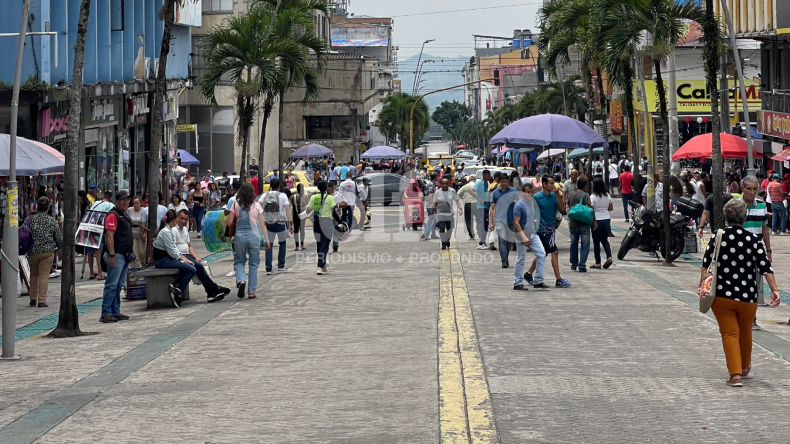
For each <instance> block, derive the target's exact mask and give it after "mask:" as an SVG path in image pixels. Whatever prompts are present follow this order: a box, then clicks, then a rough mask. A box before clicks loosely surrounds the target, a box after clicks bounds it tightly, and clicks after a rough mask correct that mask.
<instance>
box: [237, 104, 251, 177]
mask: <svg viewBox="0 0 790 444" xmlns="http://www.w3.org/2000/svg"><path fill="white" fill-rule="evenodd" d="M249 102H250V99H249V97H243V96H242V95H241V94H239V95H237V96H236V109H237V110H238V111H237V112H238V113H239V117H238V118H237V120H238V122H239V129H238V131H239V142H241V165H240V166H239V179H241V183H244V182H246V181H247V149H248V146H249V140H250V138H249V133H250V127H249V126H248V125H247V116H246V114H247V112H248V111H249V109H248V107H249Z"/></svg>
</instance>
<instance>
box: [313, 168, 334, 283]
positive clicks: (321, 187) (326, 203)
mask: <svg viewBox="0 0 790 444" xmlns="http://www.w3.org/2000/svg"><path fill="white" fill-rule="evenodd" d="M316 186H317V187H318V193H317V194H313V196H312V197H310V201H309V202H308V203H307V207H308V208H310V209H312V210H313V236H315V243H316V252H317V256H318V269H317V270H316V272H315V273H316V274H324V273H326V272H327V268H328V264H327V262H326V257H327V255H328V254H329V243H330V242H331V241H332V235H333V232H334V225H333V224H332V219H333V218H334V219H335V221H336V222H338V223H341V221H340V217H339V216H338V215H337V212H335V211H333V210H334V208H335V206H336V204H335V198H334V197H332V195H331V194H327V192H326V190H327V187H328V184H327V183H326V181H323V180H322V181H320V182H318V184H317V185H316Z"/></svg>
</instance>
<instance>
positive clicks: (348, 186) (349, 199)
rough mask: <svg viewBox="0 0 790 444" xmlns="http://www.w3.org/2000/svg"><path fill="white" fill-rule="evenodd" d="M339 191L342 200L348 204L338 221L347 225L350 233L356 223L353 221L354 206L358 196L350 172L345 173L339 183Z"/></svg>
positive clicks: (355, 184)
mask: <svg viewBox="0 0 790 444" xmlns="http://www.w3.org/2000/svg"><path fill="white" fill-rule="evenodd" d="M339 189H340V192H341V193H343V200H345V201H346V203H347V204H348V205H346V207H345V208H343V212H342V213H341V214H340V220H342V221H343V223H345V224H346V225H348V231H349V232H350V231H351V228H353V225H354V224H355V222H356V221H355V220H354V207H355V206H356V203H357V196H358V195H359V192H358V189H357V183H356V182H354V177H353V176H352V175H351V172H350V171H349V172H347V173H346V177H345V180H343V182H341V183H340V187H339Z"/></svg>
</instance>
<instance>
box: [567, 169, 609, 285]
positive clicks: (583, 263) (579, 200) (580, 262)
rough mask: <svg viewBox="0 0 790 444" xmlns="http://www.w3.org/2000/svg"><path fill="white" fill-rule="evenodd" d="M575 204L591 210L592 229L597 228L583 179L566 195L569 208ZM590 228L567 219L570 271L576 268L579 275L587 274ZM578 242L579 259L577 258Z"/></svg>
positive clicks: (585, 181) (579, 221) (582, 223)
mask: <svg viewBox="0 0 790 444" xmlns="http://www.w3.org/2000/svg"><path fill="white" fill-rule="evenodd" d="M577 204H581V205H585V206H587V207H589V208H590V209H591V210H593V212H592V213H593V221H592V228H593V229H596V228H598V223H597V222H596V221H595V209H594V208H593V206H592V202H591V201H590V193H588V192H587V179H585V178H583V177H580V178H579V180H578V181H576V189H575V190H573V191H571V193H570V195H568V205H569V208H573V206H574V205H577ZM590 226H591V225H590V224H588V223H586V222H584V221H581V220H577V219H573V218H570V217H569V218H568V229H569V230H570V233H571V270H573V271H576V269H577V268H578V270H579V273H585V272H587V256H588V255H589V254H590ZM607 234H608V233H607ZM580 241H581V250H582V251H581V258H580V257H579V242H580Z"/></svg>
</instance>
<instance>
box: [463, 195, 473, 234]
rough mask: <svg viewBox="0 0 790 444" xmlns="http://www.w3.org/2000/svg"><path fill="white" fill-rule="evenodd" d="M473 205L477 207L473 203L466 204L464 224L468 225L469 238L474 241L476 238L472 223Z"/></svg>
mask: <svg viewBox="0 0 790 444" xmlns="http://www.w3.org/2000/svg"><path fill="white" fill-rule="evenodd" d="M473 205H476V204H474V203H472V202H467V203H465V204H464V222H465V223H466V232H467V233H469V238H470V239H474V238H475V226H474V223H473V222H472V217H473V215H474V214H473V213H472V206H473Z"/></svg>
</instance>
